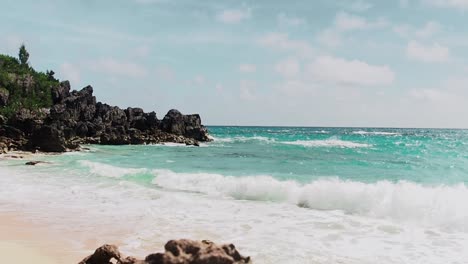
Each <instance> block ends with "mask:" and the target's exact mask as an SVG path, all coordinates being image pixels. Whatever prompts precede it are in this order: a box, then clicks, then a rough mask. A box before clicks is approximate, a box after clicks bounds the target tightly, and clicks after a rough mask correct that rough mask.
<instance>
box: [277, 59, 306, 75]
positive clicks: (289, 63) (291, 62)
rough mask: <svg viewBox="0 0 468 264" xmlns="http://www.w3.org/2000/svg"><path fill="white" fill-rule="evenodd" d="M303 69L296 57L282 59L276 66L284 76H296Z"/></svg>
mask: <svg viewBox="0 0 468 264" xmlns="http://www.w3.org/2000/svg"><path fill="white" fill-rule="evenodd" d="M300 70H301V65H300V64H299V61H298V60H297V59H294V58H288V59H286V60H283V61H280V62H278V63H277V64H276V66H275V71H276V72H277V73H279V74H281V75H282V76H284V77H288V78H291V77H294V76H296V75H298V74H299V72H300Z"/></svg>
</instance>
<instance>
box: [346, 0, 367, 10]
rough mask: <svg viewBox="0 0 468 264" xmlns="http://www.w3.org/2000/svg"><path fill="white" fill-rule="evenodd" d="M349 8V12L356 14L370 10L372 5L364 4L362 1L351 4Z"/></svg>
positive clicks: (358, 0)
mask: <svg viewBox="0 0 468 264" xmlns="http://www.w3.org/2000/svg"><path fill="white" fill-rule="evenodd" d="M350 8H351V10H353V11H356V12H363V11H367V10H369V9H371V8H372V4H370V3H368V2H365V1H363V0H357V1H355V2H354V3H352V4H351V6H350Z"/></svg>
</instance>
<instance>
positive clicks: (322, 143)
mask: <svg viewBox="0 0 468 264" xmlns="http://www.w3.org/2000/svg"><path fill="white" fill-rule="evenodd" d="M282 143H283V144H288V145H297V146H303V147H339V148H368V147H371V146H372V145H370V144H366V143H357V142H352V141H345V140H339V139H325V140H297V141H285V142H282Z"/></svg>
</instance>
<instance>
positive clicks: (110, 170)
mask: <svg viewBox="0 0 468 264" xmlns="http://www.w3.org/2000/svg"><path fill="white" fill-rule="evenodd" d="M78 162H79V164H80V165H82V166H85V167H87V168H88V169H89V171H90V172H91V173H92V174H95V175H98V176H104V177H111V178H121V177H123V176H127V175H135V174H140V173H145V172H148V170H147V169H145V168H121V167H117V166H112V165H108V164H104V163H100V162H93V161H89V160H80V161H78Z"/></svg>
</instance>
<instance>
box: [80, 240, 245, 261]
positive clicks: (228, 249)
mask: <svg viewBox="0 0 468 264" xmlns="http://www.w3.org/2000/svg"><path fill="white" fill-rule="evenodd" d="M164 248H165V250H166V251H165V252H164V253H154V254H150V255H148V256H147V257H146V258H145V259H144V260H138V259H136V258H134V257H126V258H125V257H123V255H122V254H121V253H120V252H119V250H118V248H117V247H116V246H114V245H104V246H102V247H100V248H98V249H96V251H95V252H94V254H92V255H90V256H88V257H86V258H85V259H83V260H82V261H81V262H80V263H78V264H110V263H117V264H247V263H252V262H251V260H250V257H243V256H242V255H241V254H240V253H239V252H238V251H237V250H236V247H235V246H234V245H233V244H228V245H221V246H218V245H216V244H214V243H213V242H210V241H207V240H203V241H201V242H198V241H193V240H187V239H181V240H171V241H169V242H167V243H166V245H165V246H164ZM111 261H112V262H111ZM115 261H116V262H115Z"/></svg>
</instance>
